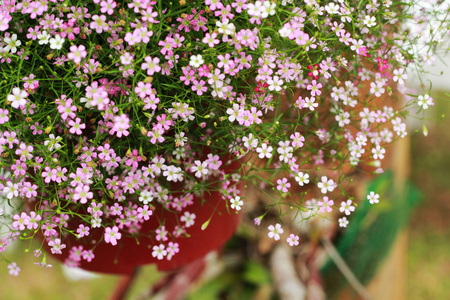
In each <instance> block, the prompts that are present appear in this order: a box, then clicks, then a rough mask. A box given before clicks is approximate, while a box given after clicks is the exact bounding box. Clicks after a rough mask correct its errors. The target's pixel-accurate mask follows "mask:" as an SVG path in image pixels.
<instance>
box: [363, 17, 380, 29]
mask: <svg viewBox="0 0 450 300" xmlns="http://www.w3.org/2000/svg"><path fill="white" fill-rule="evenodd" d="M363 22H364V24H366V26H367V27H372V26H375V25H377V22H376V19H375V17H374V16H365V18H364V21H363Z"/></svg>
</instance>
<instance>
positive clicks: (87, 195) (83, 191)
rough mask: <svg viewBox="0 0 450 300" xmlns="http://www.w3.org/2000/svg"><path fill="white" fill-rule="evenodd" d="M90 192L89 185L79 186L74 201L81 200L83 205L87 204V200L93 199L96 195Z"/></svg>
mask: <svg viewBox="0 0 450 300" xmlns="http://www.w3.org/2000/svg"><path fill="white" fill-rule="evenodd" d="M89 190H90V189H89V186H88V185H84V186H81V185H79V186H77V187H76V188H75V193H74V194H73V197H72V199H73V200H74V201H77V200H80V203H81V204H85V203H87V199H92V197H94V194H93V193H92V192H90V191H89Z"/></svg>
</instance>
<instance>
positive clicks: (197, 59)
mask: <svg viewBox="0 0 450 300" xmlns="http://www.w3.org/2000/svg"><path fill="white" fill-rule="evenodd" d="M204 62H205V61H204V60H203V57H202V56H201V55H200V54H197V55H192V56H191V61H190V62H189V64H190V65H191V66H193V67H194V68H198V67H200V66H201V65H202V64H203V63H204Z"/></svg>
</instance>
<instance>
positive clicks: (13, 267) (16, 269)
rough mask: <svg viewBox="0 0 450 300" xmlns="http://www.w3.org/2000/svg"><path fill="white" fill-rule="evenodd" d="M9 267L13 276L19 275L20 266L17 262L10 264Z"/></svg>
mask: <svg viewBox="0 0 450 300" xmlns="http://www.w3.org/2000/svg"><path fill="white" fill-rule="evenodd" d="M8 269H9V275H11V276H17V275H19V272H20V268H19V267H18V266H17V264H16V263H15V262H13V263H11V264H10V265H8Z"/></svg>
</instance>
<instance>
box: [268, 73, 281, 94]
mask: <svg viewBox="0 0 450 300" xmlns="http://www.w3.org/2000/svg"><path fill="white" fill-rule="evenodd" d="M267 84H268V85H269V90H271V91H273V90H275V91H277V92H279V91H281V85H282V84H283V80H281V79H280V78H279V77H278V76H273V78H271V79H269V80H267Z"/></svg>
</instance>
